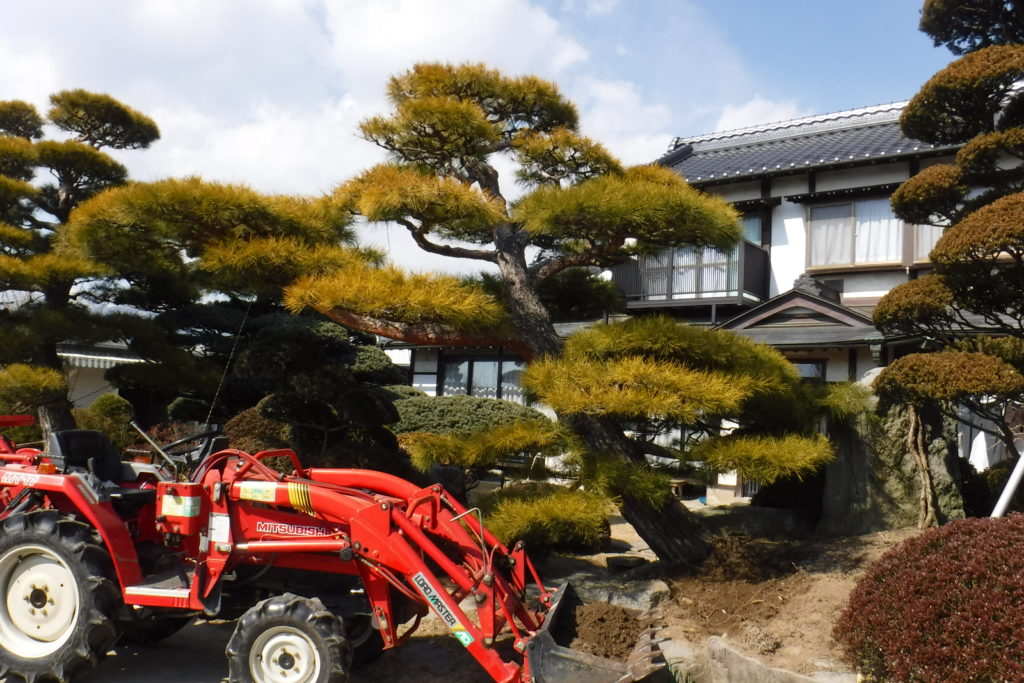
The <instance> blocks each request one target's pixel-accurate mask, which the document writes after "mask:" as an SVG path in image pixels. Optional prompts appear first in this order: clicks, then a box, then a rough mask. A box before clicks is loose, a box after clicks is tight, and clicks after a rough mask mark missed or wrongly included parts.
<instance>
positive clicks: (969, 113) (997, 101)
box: [900, 45, 1024, 144]
mask: <svg viewBox="0 0 1024 683" xmlns="http://www.w3.org/2000/svg"><path fill="white" fill-rule="evenodd" d="M1022 77H1024V45H993V46H991V47H986V48H984V49H981V50H978V51H977V52H972V53H970V54H968V55H966V56H964V57H961V58H960V59H958V60H956V61H955V62H953V63H952V64H950V65H949V66H947V67H946V68H945V69H943V70H942V71H940V72H938V73H937V74H935V75H934V76H932V78H931V80H929V81H928V82H927V83H925V84H924V86H922V87H921V90H920V91H919V92H918V93H917V94H916V95H914V97H913V98H912V99H911V100H910V102H909V103H908V104H907V106H906V109H904V110H903V115H902V116H901V117H900V125H901V127H902V128H903V132H904V134H906V135H907V136H908V137H911V138H913V139H915V140H923V141H925V142H931V143H938V144H947V143H960V142H966V141H967V140H970V139H971V138H972V137H974V136H975V135H978V134H979V133H988V132H991V131H993V130H997V129H999V130H1003V129H1006V128H1011V127H1014V126H1017V125H1020V124H1021V123H1022V122H1024V120H1022V118H1021V114H1022V113H1024V112H1021V111H1020V109H1019V107H1017V106H1014V105H1012V104H1011V105H1009V106H1007V100H1010V101H1011V102H1012V101H1013V100H1017V99H1020V98H1021V97H1024V95H1022V94H1021V92H1020V91H1019V90H1015V88H1014V85H1015V84H1016V83H1017V82H1018V81H1020V80H1021V78H1022Z"/></svg>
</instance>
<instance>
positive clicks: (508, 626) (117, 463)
mask: <svg viewBox="0 0 1024 683" xmlns="http://www.w3.org/2000/svg"><path fill="white" fill-rule="evenodd" d="M31 420H32V418H31V417H25V416H0V426H15V425H23V424H28V423H30V422H31ZM196 444H198V447H197V446H196ZM154 445H155V444H154ZM226 445H227V444H226V443H225V442H224V440H223V437H218V436H217V435H215V434H211V433H206V434H199V435H194V436H192V437H187V438H186V439H182V440H180V441H178V442H175V443H173V444H169V445H168V446H165V447H163V448H162V449H160V448H158V449H157V450H158V453H159V454H160V457H161V458H162V459H161V460H157V462H155V463H140V462H123V461H122V460H121V459H120V457H119V456H118V454H117V452H116V451H115V449H114V448H113V446H112V445H111V443H110V441H109V440H108V439H107V438H106V437H105V436H104V435H103V434H102V433H101V432H96V431H89V430H70V431H62V432H55V433H53V434H51V435H50V437H49V440H48V442H47V443H46V444H37V445H36V446H35V447H18V446H17V445H16V444H14V443H12V442H11V441H10V440H9V439H7V438H6V437H2V436H0V591H2V594H0V679H3V677H6V679H4V680H19V679H22V680H24V681H27V682H28V683H35V682H36V681H46V680H56V681H59V682H60V683H64V682H66V681H71V680H73V679H74V677H75V676H77V675H79V674H81V673H83V672H84V671H86V670H88V669H89V668H91V667H92V666H94V665H96V664H97V663H98V662H99V660H100V659H101V658H102V657H103V656H104V655H105V654H106V653H107V652H108V651H109V650H111V649H112V648H115V647H117V646H119V644H124V643H128V644H141V643H155V642H157V641H159V640H162V639H164V638H167V637H169V636H171V635H173V634H174V633H175V632H176V631H177V630H178V629H180V628H182V627H184V626H185V625H187V624H190V623H192V622H193V621H194V620H195V619H197V618H206V619H222V620H230V619H237V621H236V626H235V629H234V632H233V634H232V636H231V638H230V640H229V642H228V644H227V648H226V656H227V664H228V670H229V678H230V680H231V681H232V682H243V681H245V682H248V681H253V682H255V683H282V682H285V681H287V682H290V683H343V682H344V681H347V680H348V677H349V674H350V671H351V667H352V666H353V665H355V666H358V665H359V664H360V663H361V662H365V661H368V660H370V659H372V658H374V657H376V656H378V655H380V653H381V652H382V651H383V650H388V649H391V648H395V647H399V646H401V645H402V644H403V643H404V642H406V641H407V640H408V639H409V638H410V637H411V636H412V635H413V633H414V632H415V631H416V627H417V626H418V625H419V623H420V621H421V619H423V618H424V617H427V616H428V615H429V614H431V613H433V615H435V616H436V617H437V618H439V619H440V620H441V622H442V623H443V624H444V625H445V626H446V627H447V629H448V630H449V631H450V633H451V635H452V636H453V637H454V638H456V639H457V640H458V642H459V643H461V645H462V646H463V647H464V648H465V650H466V652H467V653H468V656H469V657H472V658H473V659H475V660H476V661H477V662H478V663H479V665H480V666H482V667H483V668H484V669H485V670H486V672H487V673H488V674H489V675H490V676H491V677H492V678H493V679H494V680H495V681H501V682H506V683H511V682H513V681H517V682H521V683H529V682H535V683H571V682H573V681H586V682H587V683H604V682H608V683H612V682H622V683H625V682H627V681H639V680H643V679H645V678H647V677H649V676H650V675H652V674H653V672H655V671H656V670H657V669H658V668H659V664H657V663H655V661H654V660H655V657H656V654H657V647H656V645H655V643H654V639H653V631H652V630H651V629H648V630H647V631H646V632H644V633H643V634H642V635H641V637H640V639H639V641H638V643H637V646H636V648H635V649H634V650H633V653H632V654H631V655H630V656H629V657H628V658H627V660H626V661H613V660H609V659H604V658H600V657H596V656H593V655H589V654H584V653H581V652H579V651H576V650H573V649H570V648H569V647H567V645H568V644H567V643H564V642H560V639H559V636H558V632H559V629H558V628H557V627H555V625H556V624H557V622H558V621H559V618H560V614H561V613H563V612H565V611H567V610H570V609H572V607H571V606H570V603H571V602H575V600H576V599H575V596H574V595H573V592H572V588H571V587H570V586H569V585H568V584H566V585H565V586H563V587H562V588H560V589H558V590H552V589H551V588H549V587H548V586H546V585H545V584H544V583H543V582H542V581H541V578H540V576H539V575H538V572H537V569H536V568H535V567H534V565H533V563H532V562H531V561H530V558H529V557H528V556H527V554H526V550H525V548H524V546H523V544H522V543H516V544H514V545H513V546H512V547H511V548H510V547H506V546H505V545H504V544H502V543H501V541H499V540H498V539H497V538H495V536H494V535H493V534H492V533H491V532H490V531H488V530H487V528H486V527H485V526H484V524H483V520H482V517H481V514H480V511H479V510H478V509H476V508H471V509H467V508H465V507H464V506H463V505H461V504H460V503H459V502H458V501H457V500H455V499H454V498H453V497H452V496H450V495H449V494H448V493H447V492H446V491H445V489H444V488H443V487H442V486H440V485H436V484H435V485H428V486H425V487H424V486H419V485H416V484H413V483H410V482H409V481H406V480H403V479H401V478H398V477H395V476H391V475H389V474H385V473H382V472H377V471H372V470H360V469H325V468H316V467H304V466H303V465H302V463H301V462H300V461H299V458H298V457H297V456H296V454H295V453H294V452H293V451H291V450H268V451H262V452H258V453H252V454H251V453H246V452H243V451H240V450H235V449H231V448H226V447H225V446H226ZM282 462H283V463H285V465H283V466H282V464H281V463H282ZM271 464H273V466H271ZM561 630H564V629H561ZM467 663H468V658H467Z"/></svg>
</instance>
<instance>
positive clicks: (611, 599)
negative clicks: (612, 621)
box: [569, 574, 671, 612]
mask: <svg viewBox="0 0 1024 683" xmlns="http://www.w3.org/2000/svg"><path fill="white" fill-rule="evenodd" d="M569 582H570V583H571V584H572V587H573V588H574V589H576V594H577V595H578V596H579V597H580V599H581V600H583V602H585V603H591V602H607V603H610V604H612V605H615V606H616V607H622V608H625V609H632V610H637V611H640V612H646V611H647V610H650V609H654V608H655V607H657V606H658V605H660V604H661V603H662V602H663V601H665V600H667V599H668V598H669V596H670V595H671V591H670V590H669V587H668V584H666V583H665V582H664V581H662V580H660V579H654V580H650V581H643V580H634V581H628V580H623V579H622V578H615V579H605V578H599V577H595V576H594V575H593V574H574V575H572V576H570V577H569Z"/></svg>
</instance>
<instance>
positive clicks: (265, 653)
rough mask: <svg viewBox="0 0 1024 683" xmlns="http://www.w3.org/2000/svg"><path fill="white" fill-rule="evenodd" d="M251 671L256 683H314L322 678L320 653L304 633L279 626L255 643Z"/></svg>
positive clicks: (264, 634) (266, 632)
mask: <svg viewBox="0 0 1024 683" xmlns="http://www.w3.org/2000/svg"><path fill="white" fill-rule="evenodd" d="M249 672H250V673H251V674H252V677H253V680H254V681H256V683H311V682H312V681H315V680H316V679H317V678H318V677H319V676H320V653H319V652H318V651H317V649H316V647H315V646H314V645H313V641H312V640H310V639H309V637H308V636H307V635H306V634H305V633H303V632H302V631H299V630H298V629H295V628H292V627H290V626H275V627H273V628H269V629H267V630H266V631H264V632H263V633H261V634H260V636H259V637H258V638H257V639H256V642H255V643H253V645H252V649H251V650H250V651H249Z"/></svg>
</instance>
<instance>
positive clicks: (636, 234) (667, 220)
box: [291, 63, 740, 355]
mask: <svg viewBox="0 0 1024 683" xmlns="http://www.w3.org/2000/svg"><path fill="white" fill-rule="evenodd" d="M388 96H389V99H390V101H391V104H392V105H393V110H392V112H391V113H389V114H386V115H382V116H377V117H374V118H371V119H369V120H367V121H365V122H364V123H363V125H362V127H361V130H362V133H363V135H364V137H366V138H367V139H368V140H370V141H372V142H374V143H376V144H378V145H379V146H381V147H382V148H384V149H386V150H387V151H388V152H389V155H390V157H391V161H390V162H388V163H386V164H381V165H379V166H376V167H374V168H372V169H370V170H368V171H366V172H364V173H363V174H361V175H360V176H358V177H357V178H355V179H353V180H351V181H349V182H347V183H344V184H342V185H341V186H339V187H338V188H337V189H336V190H335V192H334V193H333V195H332V201H333V202H334V205H335V206H336V208H337V209H338V210H339V211H347V212H351V213H353V214H355V215H359V216H362V217H363V218H365V219H367V220H369V221H371V222H376V223H397V224H398V225H400V226H402V227H403V228H405V229H406V230H407V231H408V232H409V233H410V234H411V236H412V237H413V239H414V240H415V241H416V243H417V245H418V246H419V247H420V248H422V249H424V250H426V251H429V252H432V253H436V254H442V255H445V256H451V257H456V258H465V259H475V260H479V261H485V262H491V263H495V264H497V265H498V266H499V268H500V269H501V270H502V275H503V278H504V279H505V282H506V286H512V285H511V284H510V281H516V283H517V284H516V285H515V287H516V288H517V290H516V291H517V292H518V293H517V295H516V296H515V297H510V298H508V299H506V300H505V305H506V306H512V307H513V309H514V308H515V307H516V306H522V307H523V308H524V309H526V308H528V307H529V306H530V305H534V306H535V308H534V309H532V310H533V311H534V312H535V311H536V305H537V302H536V301H535V297H536V295H535V294H533V293H531V294H529V295H526V297H527V300H526V301H525V302H524V301H523V300H522V299H521V297H522V295H523V292H524V291H526V290H525V289H524V287H525V288H527V289H529V290H530V291H531V292H532V291H533V290H534V288H536V287H537V286H539V285H540V284H541V283H543V282H545V281H547V280H549V279H550V278H552V277H554V276H555V275H557V274H558V273H560V272H562V271H564V270H565V269H567V268H572V267H577V266H599V267H608V266H611V265H614V264H616V263H618V262H620V261H621V260H622V259H624V258H626V257H627V256H629V255H631V254H637V253H647V252H650V251H653V250H656V249H658V248H661V247H664V246H668V245H680V244H692V245H700V246H704V245H707V246H714V247H716V248H720V249H723V250H727V251H728V250H731V249H732V248H734V245H735V244H736V243H737V242H738V240H739V237H740V232H739V226H738V219H737V214H736V212H735V211H734V210H733V209H732V208H731V207H730V206H729V205H728V204H727V203H725V202H724V201H722V200H720V199H716V198H712V197H709V196H706V195H704V194H702V193H700V192H698V191H696V190H694V189H693V188H691V187H690V186H688V185H687V184H686V183H685V182H684V181H683V180H682V179H681V178H679V176H678V175H676V174H675V173H673V172H672V171H670V170H668V169H664V168H661V167H654V166H645V167H636V168H630V169H626V168H624V167H623V166H622V164H621V163H620V162H619V161H618V160H616V159H615V158H614V157H613V156H612V155H611V154H610V153H609V152H608V151H607V150H606V149H605V148H604V147H602V146H601V145H600V144H598V143H596V142H594V141H593V140H590V139H588V138H586V137H585V136H583V135H581V134H580V133H579V131H578V130H577V125H578V121H577V113H576V109H575V107H574V106H573V105H572V104H571V103H570V102H569V101H568V100H566V99H565V98H564V97H562V95H561V94H560V93H559V92H558V90H557V88H556V87H555V86H554V84H552V83H550V82H547V81H544V80H541V79H538V78H535V77H531V76H527V77H510V76H505V75H503V74H501V73H500V72H497V71H494V70H491V69H488V68H486V67H484V66H482V65H478V64H463V65H458V66H456V65H451V64H437V63H431V64H419V65H417V66H415V67H413V68H412V69H410V70H409V71H407V72H405V73H402V74H400V75H398V76H396V77H394V78H393V79H392V80H391V82H390V84H389V87H388ZM500 157H504V158H505V159H506V160H508V161H511V162H513V163H514V165H515V167H516V170H515V175H514V177H512V178H510V179H502V178H501V177H500V176H499V172H498V168H499V164H497V162H498V160H499V158H500ZM505 180H507V182H515V181H517V182H518V183H519V184H520V185H521V186H523V187H525V188H526V194H525V195H524V196H523V197H522V198H521V199H520V200H518V201H517V202H515V203H514V204H512V205H510V204H509V202H508V201H507V197H506V195H505V190H506V189H507V188H506V187H505V186H503V184H502V183H503V181H505ZM530 246H535V247H540V248H541V249H542V250H543V258H542V259H541V260H539V261H537V262H536V263H535V264H533V266H532V267H527V263H526V250H527V248H528V247H530ZM360 276H361V277H362V278H364V279H372V278H379V279H380V285H379V287H377V289H380V290H386V289H387V288H388V287H390V286H392V283H393V281H394V279H395V277H396V276H395V274H394V273H392V272H389V271H388V270H386V269H380V270H372V269H371V270H368V271H366V272H364V273H361V275H360ZM333 278H338V282H337V283H335V284H333V285H332V284H331V280H332V279H333ZM351 280H352V278H351V277H350V276H348V275H346V274H345V273H341V272H339V273H338V274H337V275H325V276H322V277H320V278H317V279H316V280H315V281H304V282H303V283H302V285H301V288H302V289H305V290H309V291H312V290H316V291H317V292H318V294H317V297H316V303H315V306H316V308H317V309H318V310H321V311H329V310H332V311H334V312H333V313H332V314H331V315H332V316H336V317H335V319H336V320H340V319H351V318H352V316H363V315H369V316H370V317H373V318H379V317H382V315H383V314H382V312H381V311H379V310H378V309H379V308H381V307H380V306H378V305H376V304H372V305H360V303H359V302H358V301H357V299H358V297H359V295H358V294H346V292H347V291H348V289H349V288H348V286H347V284H348V283H350V282H351ZM428 281H429V282H430V283H431V284H430V286H431V287H432V288H433V289H436V288H437V285H438V283H440V282H442V281H438V280H434V279H430V280H428ZM446 287H447V285H446V286H445V287H442V289H444V288H446ZM371 289H373V287H371V286H370V285H369V284H366V285H364V286H363V290H366V291H367V292H369V291H370V290H371ZM464 289H465V288H462V289H461V290H452V291H453V293H455V294H458V293H459V292H461V291H464ZM401 291H403V292H404V291H405V290H401ZM327 292H335V293H337V295H338V297H339V298H338V299H337V300H336V301H333V302H332V301H330V300H327V299H325V298H324V295H325V294H326V293H327ZM474 297H478V295H476V294H474ZM291 300H292V301H300V300H301V297H299V296H298V295H296V294H293V295H292V296H291ZM394 308H396V309H397V310H398V311H400V312H399V313H398V314H397V315H398V316H399V317H398V318H397V319H396V322H407V321H409V320H410V318H409V316H407V315H406V313H405V308H404V307H403V306H402V305H400V304H399V305H396V306H395V307H394ZM436 308H437V311H438V313H444V311H445V308H444V307H443V306H438V307H436ZM371 310H373V311H376V312H374V313H370V311H371ZM416 311H417V313H416V315H415V322H416V324H417V325H421V326H422V325H423V324H426V323H428V322H431V321H429V320H428V316H427V315H426V308H425V307H423V306H417V307H416ZM389 313H391V312H389ZM481 313H482V316H483V317H484V318H485V320H482V321H481V322H480V323H478V324H475V325H472V326H471V327H474V328H476V329H481V328H490V327H492V326H493V324H494V319H493V315H492V313H491V308H490V306H485V307H484V308H483V309H481ZM392 314H393V313H392ZM510 315H511V317H512V318H514V319H518V320H522V319H523V318H524V317H529V313H528V312H527V313H523V311H517V310H510ZM432 322H433V323H435V324H436V325H438V326H439V327H437V328H436V329H435V330H434V332H436V333H438V334H441V335H442V336H441V337H440V338H443V339H444V341H446V342H447V343H457V342H458V338H459V335H458V334H457V333H456V331H455V330H453V329H451V324H452V321H451V320H450V319H444V318H440V317H439V318H436V319H435V320H433V321H432ZM374 328H375V329H376V330H378V332H379V330H380V329H382V326H380V325H375V326H374ZM420 332H422V329H420V330H408V329H405V328H403V327H401V326H395V327H392V328H390V331H389V334H393V335H396V336H397V337H398V338H400V339H407V340H408V339H412V338H413V337H414V336H415V337H417V338H421V339H422V336H421V335H420ZM517 335H518V336H519V337H520V339H516V336H517ZM521 337H522V334H521V332H520V331H517V332H513V333H510V338H509V339H508V340H507V341H508V344H507V345H509V346H513V347H514V346H515V345H516V344H525V345H526V346H529V344H528V343H527V342H526V341H525V340H523V339H522V338H521ZM440 338H439V339H440ZM477 342H478V339H477V338H467V339H465V340H463V341H462V342H461V343H462V344H463V345H464V344H473V343H477ZM530 355H533V354H530Z"/></svg>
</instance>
